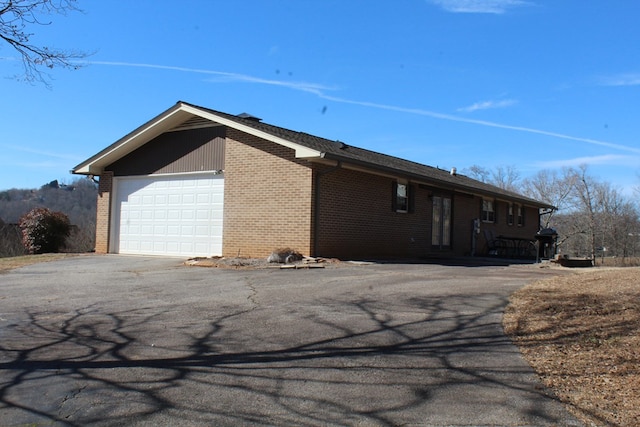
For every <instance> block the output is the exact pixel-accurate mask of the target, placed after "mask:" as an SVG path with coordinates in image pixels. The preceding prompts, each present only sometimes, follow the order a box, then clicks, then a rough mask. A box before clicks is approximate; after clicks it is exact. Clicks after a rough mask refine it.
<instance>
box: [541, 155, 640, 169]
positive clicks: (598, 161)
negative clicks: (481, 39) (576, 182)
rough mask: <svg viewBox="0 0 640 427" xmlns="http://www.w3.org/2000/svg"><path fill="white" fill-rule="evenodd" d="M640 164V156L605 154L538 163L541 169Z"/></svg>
mask: <svg viewBox="0 0 640 427" xmlns="http://www.w3.org/2000/svg"><path fill="white" fill-rule="evenodd" d="M638 164H640V156H625V155H620V154H605V155H602V156H589V157H575V158H573V159H564V160H549V161H543V162H537V163H536V164H535V166H537V167H540V168H551V169H553V168H559V167H575V166H580V165H609V166H636V165H638Z"/></svg>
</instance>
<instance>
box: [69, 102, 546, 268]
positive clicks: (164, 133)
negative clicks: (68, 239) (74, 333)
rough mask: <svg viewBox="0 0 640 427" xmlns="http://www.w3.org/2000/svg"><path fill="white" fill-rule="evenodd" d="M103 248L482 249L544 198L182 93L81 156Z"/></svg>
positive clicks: (519, 224) (351, 255) (190, 252)
mask: <svg viewBox="0 0 640 427" xmlns="http://www.w3.org/2000/svg"><path fill="white" fill-rule="evenodd" d="M72 172H73V173H75V174H84V175H89V176H99V177H100V181H99V195H98V202H97V203H98V206H97V212H98V213H97V224H96V252H98V253H122V254H144V255H170V256H189V257H190V256H220V255H221V256H247V257H263V256H267V255H268V254H270V253H271V252H272V251H273V250H274V249H276V248H284V247H289V248H292V249H295V250H297V251H299V252H301V253H303V254H305V255H312V256H327V257H338V258H344V259H358V258H360V259H361V258H368V257H425V256H434V255H442V256H468V255H485V254H488V252H489V251H491V250H493V247H492V245H493V243H492V242H491V241H490V240H492V236H498V235H507V236H510V237H514V238H523V239H532V238H533V236H534V235H535V233H536V232H537V231H538V229H539V221H540V219H539V212H540V210H541V209H551V208H552V206H549V205H547V204H545V203H542V202H539V201H536V200H533V199H530V198H528V197H525V196H522V195H520V194H516V193H513V192H509V191H505V190H502V189H500V188H498V187H495V186H492V185H488V184H485V183H482V182H479V181H476V180H474V179H471V178H469V177H467V176H464V175H461V174H457V173H456V172H455V171H454V170H452V171H445V170H441V169H437V168H433V167H430V166H425V165H422V164H418V163H414V162H411V161H408V160H403V159H400V158H397V157H392V156H388V155H384V154H380V153H376V152H373V151H369V150H365V149H362V148H358V147H353V146H350V145H347V144H345V143H343V142H340V141H330V140H327V139H324V138H320V137H316V136H313V135H309V134H306V133H302V132H295V131H292V130H288V129H283V128H280V127H277V126H272V125H269V124H266V123H263V122H262V121H261V120H260V119H258V118H255V117H252V116H250V115H247V114H242V115H230V114H226V113H222V112H219V111H214V110H210V109H208V108H203V107H199V106H196V105H192V104H188V103H185V102H178V103H177V104H176V105H174V106H173V107H171V108H169V109H168V110H166V111H164V112H163V113H161V114H160V115H158V116H157V117H155V118H153V119H151V120H150V121H149V122H147V123H145V124H143V125H142V126H140V127H139V128H137V129H136V130H134V131H133V132H131V133H129V134H128V135H125V136H124V137H123V138H121V139H120V140H118V141H116V142H115V143H113V144H112V145H110V146H108V147H107V148H105V149H104V150H102V151H100V152H99V153H97V154H96V155H94V156H93V157H91V158H89V159H87V160H85V161H84V162H82V163H80V164H79V165H78V166H76V167H75V168H74V169H73V170H72Z"/></svg>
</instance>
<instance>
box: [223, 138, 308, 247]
mask: <svg viewBox="0 0 640 427" xmlns="http://www.w3.org/2000/svg"><path fill="white" fill-rule="evenodd" d="M240 141H241V142H240ZM224 170H225V173H224V177H225V183H224V186H225V188H224V233H223V245H222V246H223V249H222V251H223V254H224V255H225V256H238V255H240V256H251V257H263V256H268V255H269V254H270V253H271V252H272V251H273V250H274V249H277V248H284V247H289V248H292V249H295V250H297V251H299V252H301V253H302V254H304V255H310V254H311V252H312V246H311V245H312V243H311V220H312V212H311V205H312V200H313V194H312V168H311V165H310V164H309V163H308V162H306V161H303V160H297V159H296V158H295V153H294V150H292V149H290V148H286V147H281V146H278V145H277V144H274V143H272V142H268V141H265V140H262V139H260V138H257V137H254V136H251V135H248V134H245V133H242V132H240V131H237V130H234V129H228V133H227V141H226V148H225V169H224Z"/></svg>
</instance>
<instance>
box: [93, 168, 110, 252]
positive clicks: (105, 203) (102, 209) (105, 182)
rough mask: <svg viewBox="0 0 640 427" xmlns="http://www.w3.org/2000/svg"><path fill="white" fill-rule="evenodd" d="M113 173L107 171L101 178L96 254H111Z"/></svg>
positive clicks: (97, 212) (97, 214)
mask: <svg viewBox="0 0 640 427" xmlns="http://www.w3.org/2000/svg"><path fill="white" fill-rule="evenodd" d="M112 184H113V172H109V171H105V172H103V173H102V175H101V176H100V184H99V185H98V201H97V204H98V205H97V211H96V252H97V253H101V254H105V253H108V252H109V214H110V211H111V191H112Z"/></svg>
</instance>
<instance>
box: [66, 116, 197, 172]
mask: <svg viewBox="0 0 640 427" xmlns="http://www.w3.org/2000/svg"><path fill="white" fill-rule="evenodd" d="M186 116H187V115H186V114H185V113H184V112H182V111H181V109H180V108H176V109H173V110H169V111H167V112H166V114H165V115H161V116H160V117H156V118H155V119H153V120H152V121H151V122H148V123H147V124H146V125H143V126H142V127H139V128H138V129H136V130H134V131H133V132H132V133H130V134H128V135H126V136H125V137H124V138H122V139H121V140H119V141H118V142H117V143H116V144H114V145H113V146H112V147H111V149H109V150H108V151H106V152H104V153H102V154H101V155H100V156H99V157H98V158H96V159H93V160H92V161H90V162H87V163H85V164H83V165H81V166H80V167H79V168H77V169H75V170H74V171H73V172H74V173H76V174H84V175H100V174H101V173H102V172H103V169H104V167H105V166H107V165H109V164H111V163H113V162H115V161H116V160H118V159H120V158H122V157H124V156H126V155H127V154H129V153H131V152H132V151H134V150H136V149H138V148H140V147H141V146H143V145H144V144H146V143H147V142H149V141H150V140H151V139H153V138H155V137H156V136H158V135H161V134H162V133H164V132H166V131H167V130H169V129H171V128H172V127H173V126H176V125H178V124H180V123H181V122H182V121H183V120H185V118H186Z"/></svg>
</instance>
